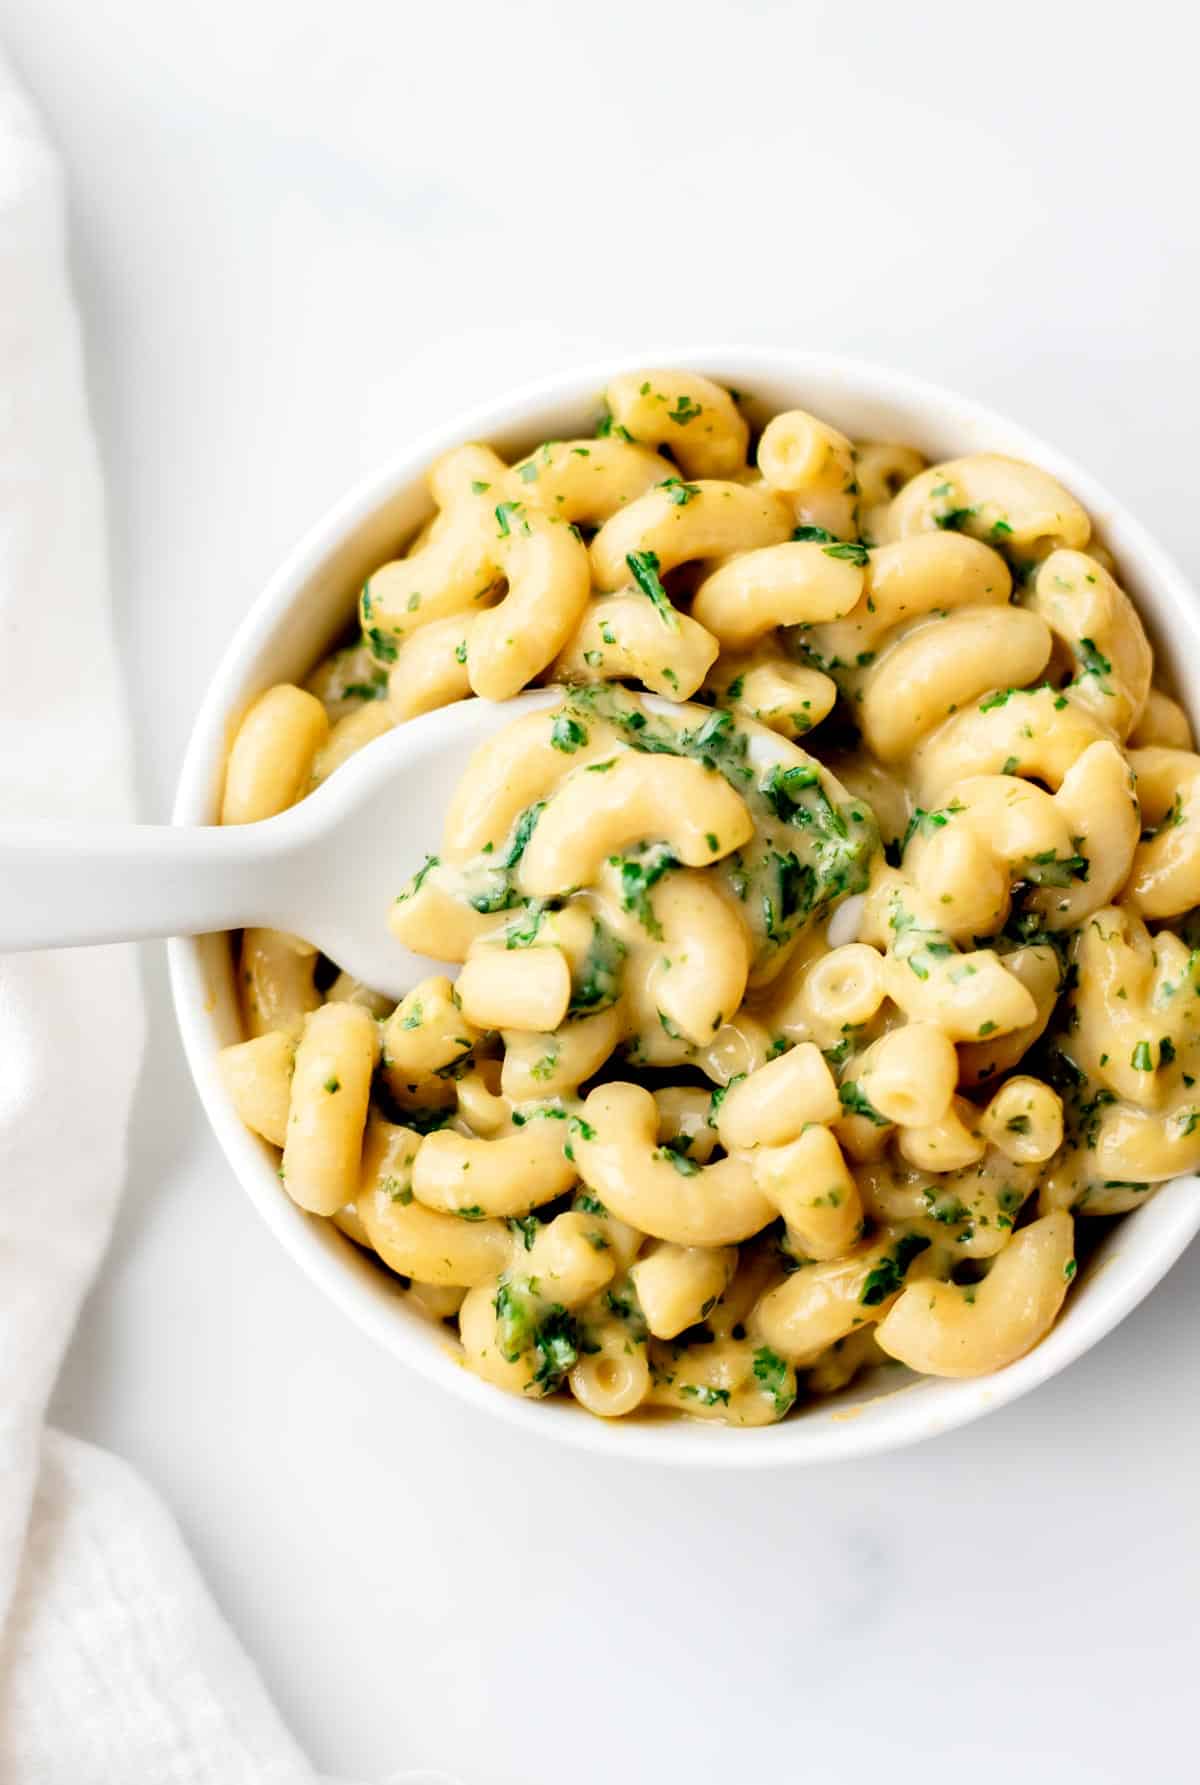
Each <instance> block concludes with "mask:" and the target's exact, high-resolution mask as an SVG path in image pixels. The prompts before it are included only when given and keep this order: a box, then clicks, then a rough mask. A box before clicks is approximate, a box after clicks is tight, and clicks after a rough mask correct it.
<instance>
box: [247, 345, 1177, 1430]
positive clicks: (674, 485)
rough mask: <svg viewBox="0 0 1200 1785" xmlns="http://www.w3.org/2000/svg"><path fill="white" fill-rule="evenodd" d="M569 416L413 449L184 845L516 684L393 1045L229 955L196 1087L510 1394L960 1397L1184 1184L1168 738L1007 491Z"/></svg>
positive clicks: (416, 904)
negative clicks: (419, 516)
mask: <svg viewBox="0 0 1200 1785" xmlns="http://www.w3.org/2000/svg"><path fill="white" fill-rule="evenodd" d="M599 417H600V419H599V422H598V423H597V425H596V426H595V429H594V432H591V433H587V434H585V435H580V436H579V437H578V438H574V439H568V440H556V441H548V442H546V443H544V444H538V445H536V446H534V448H533V449H532V450H531V451H530V452H529V453H527V454H526V456H525V457H523V458H521V459H519V460H518V461H516V462H514V463H512V464H510V463H508V462H506V461H505V460H504V459H502V458H500V457H499V456H498V455H497V454H496V453H495V452H494V451H492V449H491V448H489V447H487V446H484V445H467V446H463V447H460V448H457V449H455V450H454V451H452V452H450V453H447V454H446V455H444V457H443V458H442V459H440V460H439V461H438V462H437V464H436V465H434V466H433V468H432V470H431V473H430V489H431V493H432V496H433V500H434V505H435V512H434V514H433V517H432V519H431V520H430V522H429V524H428V525H427V526H426V527H425V528H424V529H422V531H421V532H420V533H419V534H418V535H417V536H416V538H415V539H414V540H412V541H411V542H410V544H409V546H408V548H407V550H406V551H405V552H404V553H403V554H402V555H401V556H400V557H398V558H397V559H395V560H394V561H392V562H391V563H388V564H384V565H381V566H380V567H379V568H378V569H377V570H376V571H375V572H374V573H373V574H372V576H371V578H370V579H369V581H368V582H367V584H366V585H365V586H364V588H363V589H362V590H361V592H360V595H359V615H358V618H359V626H358V629H357V630H356V631H355V633H354V635H353V636H348V637H347V638H346V639H345V640H344V641H343V643H342V644H341V645H340V647H339V648H338V649H337V650H336V651H334V652H333V653H332V654H331V655H330V656H329V657H327V658H326V659H324V660H323V661H322V662H321V663H320V664H318V665H317V666H316V668H315V669H314V670H313V672H312V675H311V676H310V677H309V680H308V683H307V685H306V687H305V688H304V689H299V688H293V687H290V686H281V687H276V688H272V689H268V690H266V691H265V692H264V693H263V694H262V695H261V696H260V698H259V700H258V701H257V702H256V703H255V705H254V706H253V707H251V709H250V711H249V713H248V714H247V716H246V719H245V721H244V722H243V724H242V727H241V729H240V730H239V732H238V735H237V736H236V738H235V739H234V743H233V747H232V750H231V752H230V760H229V766H228V771H227V778H226V789H225V799H224V810H223V820H224V822H226V823H238V822H249V821H253V820H255V819H258V818H263V817H267V816H270V815H271V814H272V813H274V812H277V811H280V810H282V809H284V808H285V807H286V806H288V805H290V804H292V803H294V801H296V800H297V799H300V798H302V797H303V796H304V794H305V793H306V792H307V791H308V790H309V789H310V788H311V787H312V786H314V785H316V784H317V783H318V782H319V781H321V780H322V779H324V778H325V777H326V776H327V775H329V774H331V773H334V772H336V769H337V767H338V765H339V764H340V763H341V762H343V761H345V759H346V758H347V757H348V756H349V755H350V754H352V753H353V751H355V750H356V749H359V748H361V747H362V746H363V745H365V744H367V743H369V742H370V741H371V739H372V738H374V737H377V736H378V735H380V733H381V732H383V731H385V730H387V729H388V728H389V727H390V726H392V725H395V724H400V723H403V722H404V721H405V720H407V719H409V718H413V717H415V716H417V715H418V714H420V713H424V712H429V711H431V710H433V709H435V708H437V707H441V706H445V705H447V704H449V703H450V702H452V701H456V700H460V699H463V698H464V697H466V696H468V695H470V694H471V693H476V694H482V695H485V696H488V697H489V698H494V699H497V698H500V699H502V698H505V697H507V696H510V695H513V694H515V693H517V691H518V690H519V689H521V688H522V687H525V686H527V685H529V684H530V683H531V682H535V681H539V680H541V681H547V680H548V681H552V682H556V683H558V684H560V685H561V687H562V696H561V699H560V700H559V701H558V702H557V704H556V705H552V706H550V707H549V708H547V709H546V710H543V711H539V712H537V713H534V714H531V715H527V716H525V717H523V718H521V719H520V720H518V721H517V722H515V723H514V724H513V725H512V726H510V727H509V728H508V729H506V730H502V731H501V732H499V733H498V734H497V735H496V736H495V737H494V738H493V739H492V740H491V741H490V742H489V743H488V744H487V745H485V746H484V748H483V749H482V750H481V751H479V752H478V754H477V756H476V758H475V760H474V762H473V764H472V767H471V770H470V773H469V775H468V777H467V778H466V780H465V781H464V784H463V786H462V787H461V788H460V790H459V792H458V793H457V795H456V797H455V799H454V801H453V804H452V807H451V809H450V811H449V812H448V814H447V819H446V827H445V834H444V837H443V838H442V840H441V842H440V845H439V846H438V849H437V853H436V854H434V855H431V856H430V857H429V859H428V860H427V861H426V862H425V864H424V866H423V867H422V868H421V870H420V871H419V873H417V874H416V875H415V876H414V877H413V879H412V880H411V882H410V883H409V884H408V885H407V886H406V887H398V888H397V889H396V891H397V897H396V901H395V903H394V905H393V906H392V909H391V911H390V913H383V912H381V913H380V922H381V923H383V922H385V921H390V924H391V927H392V930H393V931H394V933H395V934H396V936H397V937H398V938H400V939H401V940H403V941H404V942H405V943H406V944H407V945H408V946H409V947H411V948H413V949H414V950H416V951H417V952H419V953H423V954H425V955H427V956H431V957H433V958H434V959H435V960H439V961H442V962H444V963H445V964H446V966H447V968H448V971H447V972H446V973H444V974H443V973H431V974H430V975H429V977H428V978H427V979H425V980H423V981H422V982H421V983H420V984H419V985H417V986H415V987H413V988H412V990H411V991H410V992H409V993H408V995H407V996H406V997H405V998H404V999H403V1000H402V1001H401V1002H400V1004H399V1005H396V1006H394V1007H393V1006H392V1004H391V1002H390V1001H389V1000H386V999H383V998H380V997H379V996H378V995H377V994H375V993H374V992H372V991H370V990H369V989H368V988H367V987H364V986H360V985H358V984H356V983H355V982H354V981H353V980H350V979H348V978H347V976H346V975H344V974H336V975H335V972H334V970H333V969H332V967H331V966H330V965H329V964H328V963H322V962H321V961H320V960H319V958H318V957H317V956H316V954H315V953H314V951H313V950H312V948H311V947H309V946H308V945H307V944H306V943H305V942H303V941H302V940H301V939H300V938H297V937H292V936H283V935H279V934H276V933H274V932H270V931H263V930H257V931H255V930H251V931H247V932H246V933H245V935H244V936H243V937H242V939H241V943H240V952H239V984H240V989H241V993H242V1001H243V1008H244V1014H245V1025H246V1034H247V1039H246V1040H245V1041H244V1042H241V1043H239V1044H237V1045H235V1046H233V1047H230V1048H227V1049H226V1050H225V1051H224V1054H223V1056H222V1070H223V1072H224V1075H225V1080H226V1084H227V1087H228V1089H229V1093H230V1096H231V1098H232V1100H233V1102H234V1104H235V1106H236V1107H237V1109H238V1111H239V1112H240V1114H241V1115H242V1117H243V1119H244V1120H245V1121H246V1123H247V1124H248V1125H249V1126H250V1127H251V1128H252V1129H253V1130H254V1131H255V1132H256V1133H258V1134H259V1135H261V1136H262V1137H263V1139H264V1141H265V1142H267V1143H268V1144H269V1145H270V1146H271V1147H273V1148H275V1149H278V1150H279V1155H280V1157H279V1175H280V1179H281V1183H282V1187H283V1190H284V1191H286V1193H287V1194H288V1195H290V1196H292V1197H293V1198H294V1199H295V1200H296V1201H297V1202H298V1203H299V1204H300V1205H301V1206H302V1207H304V1208H306V1209H308V1210H309V1211H311V1212H313V1213H314V1214H316V1215H319V1216H324V1217H327V1218H329V1219H332V1220H333V1221H334V1222H336V1223H337V1224H338V1226H339V1227H340V1228H341V1229H342V1231H343V1232H344V1233H345V1234H346V1235H347V1236H348V1237H349V1239H350V1240H352V1241H353V1242H354V1243H355V1244H356V1245H358V1246H361V1247H365V1248H367V1249H368V1250H369V1251H371V1252H372V1253H374V1254H375V1255H376V1256H377V1257H378V1259H379V1260H381V1261H382V1264H383V1265H384V1266H386V1268H387V1269H388V1270H389V1271H391V1272H392V1273H394V1274H395V1276H396V1278H397V1279H398V1280H399V1281H400V1282H401V1283H402V1284H403V1285H404V1286H405V1288H406V1291H407V1293H408V1295H409V1296H410V1297H411V1299H412V1300H413V1301H414V1303H415V1304H416V1305H417V1306H418V1307H419V1308H420V1310H421V1311H422V1312H423V1313H425V1314H426V1315H427V1316H428V1317H429V1318H431V1319H433V1320H443V1321H450V1322H455V1323H456V1324H457V1331H458V1335H459V1339H460V1342H461V1348H462V1355H463V1359H464V1361H465V1363H466V1364H467V1366H468V1367H469V1368H470V1369H472V1370H474V1371H476V1372H477V1373H478V1374H479V1375H481V1376H483V1377H484V1378H486V1379H487V1380H488V1381H490V1382H492V1383H494V1384H495V1385H496V1386H497V1387H499V1388H502V1389H505V1390H507V1391H510V1392H512V1393H515V1394H519V1395H523V1396H528V1397H533V1398H541V1397H543V1396H546V1395H553V1394H557V1393H569V1394H570V1395H572V1396H573V1397H574V1398H575V1399H576V1400H577V1401H578V1402H579V1403H580V1405H581V1406H582V1407H584V1408H585V1409H586V1410H588V1411H589V1412H592V1413H595V1414H597V1415H600V1416H601V1417H605V1418H616V1417H621V1416H624V1415H628V1414H631V1413H633V1412H635V1411H636V1410H639V1409H666V1410H668V1411H671V1412H674V1413H676V1414H683V1415H686V1416H687V1417H690V1418H694V1419H709V1420H717V1421H721V1422H724V1423H726V1424H731V1425H739V1426H746V1425H765V1424H772V1423H775V1422H777V1421H778V1420H781V1419H783V1418H784V1417H786V1416H788V1415H789V1414H791V1412H792V1409H793V1408H794V1407H803V1406H804V1404H805V1403H806V1402H808V1401H811V1399H812V1398H813V1397H814V1396H820V1395H826V1394H830V1393H834V1392H836V1391H838V1390H840V1389H842V1388H844V1387H845V1386H846V1385H847V1383H849V1382H850V1381H851V1380H852V1379H853V1378H854V1377H855V1376H856V1375H857V1374H858V1373H859V1372H860V1371H862V1370H864V1369H869V1368H871V1367H872V1366H877V1365H880V1364H882V1363H884V1362H886V1361H888V1360H898V1361H900V1362H902V1363H905V1364H907V1365H908V1366H910V1367H911V1368H912V1369H915V1370H919V1371H925V1372H928V1373H931V1374H934V1375H941V1376H972V1375H978V1374H982V1373H985V1372H987V1371H989V1370H994V1369H997V1368H1001V1367H1003V1366H1004V1365H1005V1364H1007V1363H1009V1362H1012V1361H1013V1360H1015V1359H1016V1358H1018V1357H1020V1356H1022V1355H1023V1354H1024V1353H1025V1352H1026V1351H1028V1350H1029V1349H1030V1348H1031V1347H1032V1346H1034V1345H1036V1344H1037V1342H1038V1341H1039V1340H1040V1339H1041V1338H1042V1337H1043V1336H1044V1334H1045V1333H1046V1332H1047V1331H1048V1330H1049V1328H1050V1327H1051V1325H1052V1324H1053V1322H1054V1320H1055V1319H1056V1317H1057V1315H1058V1312H1059V1310H1060V1308H1061V1306H1062V1304H1063V1301H1064V1299H1065V1297H1066V1296H1067V1294H1068V1293H1069V1291H1070V1289H1071V1286H1072V1283H1073V1282H1074V1280H1075V1278H1076V1276H1077V1274H1078V1272H1077V1265H1076V1260H1075V1247H1074V1242H1075V1225H1076V1221H1077V1219H1079V1218H1086V1217H1087V1216H1088V1215H1115V1214H1121V1213H1124V1212H1126V1211H1128V1210H1131V1209H1135V1208H1138V1207H1140V1206H1141V1205H1142V1204H1143V1203H1144V1202H1145V1201H1146V1199H1147V1198H1148V1197H1149V1196H1151V1195H1152V1194H1153V1192H1154V1189H1155V1188H1156V1186H1157V1185H1158V1184H1160V1183H1162V1182H1163V1181H1164V1180H1165V1179H1167V1178H1170V1177H1173V1176H1175V1175H1178V1174H1180V1173H1184V1172H1189V1171H1193V1170H1196V1169H1197V1168H1200V921H1198V920H1197V914H1196V909H1195V908H1196V907H1197V906H1198V905H1200V756H1198V755H1197V754H1196V753H1195V752H1194V748H1193V742H1192V735H1191V730H1190V727H1189V724H1188V721H1187V718H1186V716H1185V715H1184V713H1183V712H1182V710H1181V709H1180V708H1179V706H1178V705H1177V704H1176V703H1175V702H1174V701H1173V700H1172V699H1171V698H1170V697H1169V696H1168V695H1167V694H1165V693H1164V692H1162V691H1161V690H1159V689H1155V688H1153V687H1152V686H1151V679H1152V671H1153V657H1152V653H1151V649H1150V645H1149V643H1148V642H1147V639H1146V636H1145V633H1144V631H1143V629H1142V626H1141V622H1140V620H1139V619H1138V616H1137V613H1136V611H1135V609H1134V607H1133V604H1132V603H1131V602H1130V600H1129V598H1128V596H1127V595H1126V594H1125V593H1124V591H1123V590H1122V588H1121V586H1120V575H1119V567H1118V566H1116V565H1115V564H1114V563H1113V562H1112V560H1111V558H1110V557H1109V555H1108V553H1107V552H1106V551H1105V550H1104V549H1103V548H1102V547H1101V546H1099V545H1098V544H1096V543H1095V542H1094V541H1093V540H1092V537H1091V522H1090V519H1089V517H1088V515H1087V514H1086V513H1085V512H1084V510H1083V509H1082V508H1081V507H1080V506H1079V504H1078V503H1077V502H1076V501H1075V500H1074V499H1073V498H1072V497H1071V495H1070V494H1069V492H1067V491H1066V490H1064V489H1062V488H1061V487H1060V486H1059V485H1058V484H1057V483H1056V482H1055V480H1054V479H1053V478H1051V477H1049V476H1048V475H1047V474H1046V473H1044V472H1042V471H1041V470H1039V469H1037V468H1035V467H1033V466H1029V465H1023V464H1020V463H1018V462H1016V461H1015V460H1011V459H1006V458H1002V457H1000V456H998V455H995V454H977V455H973V456H971V457H967V458H962V459H957V460H953V461H950V462H946V463H943V464H939V465H932V466H926V464H925V462H924V460H923V459H922V458H921V456H920V454H918V453H917V452H915V451H914V450H913V449H912V448H911V447H909V446H906V445H903V444H898V443H892V442H877V441H858V442H855V441H852V440H850V439H848V438H847V437H846V436H845V435H844V434H841V433H839V432H838V431H837V430H836V429H835V428H834V427H832V426H831V425H830V424H828V423H826V422H824V421H822V420H821V419H819V418H818V417H815V416H812V415H809V414H808V413H807V412H805V411H802V410H793V411H790V412H788V413H786V414H782V415H777V416H775V417H774V418H773V419H771V420H770V421H769V422H768V424H767V425H766V426H765V427H764V428H763V429H762V430H761V432H759V433H758V435H757V437H755V435H754V433H753V431H752V428H751V425H750V423H749V421H748V419H747V414H746V413H744V411H743V400H742V398H741V397H740V396H739V395H738V394H737V393H732V392H729V391H726V390H723V389H722V388H721V387H719V386H718V385H715V384H713V383H711V382H710V381H709V380H707V379H704V378H699V377H695V376H692V375H690V374H686V373H680V372H673V371H672V372H666V371H660V372H655V371H648V372H645V373H630V374H625V375H623V376H622V377H620V378H618V379H616V380H614V381H613V383H612V385H611V386H610V387H609V389H608V391H607V392H606V393H605V396H604V401H603V403H602V404H601V405H600V406H599ZM348 602H349V592H348Z"/></svg>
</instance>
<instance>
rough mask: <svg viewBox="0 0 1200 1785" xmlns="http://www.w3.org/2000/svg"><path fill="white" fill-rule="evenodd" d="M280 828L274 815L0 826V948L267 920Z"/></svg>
mask: <svg viewBox="0 0 1200 1785" xmlns="http://www.w3.org/2000/svg"><path fill="white" fill-rule="evenodd" d="M284 842H285V838H284V837H283V836H277V835H276V834H275V832H274V821H271V820H268V821H267V822H266V823H263V824H253V825H235V826H229V827H226V828H224V829H221V828H219V827H217V826H211V827H206V828H201V827H195V828H193V827H185V826H175V825H165V824H161V825H160V824H128V825H88V824H52V823H47V824H23V825H8V826H5V827H3V828H0V953H3V952H11V953H19V952H23V951H25V950H28V949H35V948H79V947H84V946H87V945H88V944H90V943H97V942H132V941H137V940H139V939H141V938H142V937H149V936H199V935H204V934H207V933H208V932H209V931H212V930H230V929H237V928H240V927H241V926H243V925H245V924H253V923H265V922H267V921H269V918H270V915H271V912H272V910H273V909H274V906H275V903H276V901H273V900H272V897H271V895H272V891H273V890H274V888H275V884H276V877H275V875H274V874H273V873H272V872H271V869H272V868H273V867H274V866H275V864H276V863H277V862H278V861H279V860H280V859H281V856H282V853H283V851H282V850H281V848H280V845H281V844H283V843H284Z"/></svg>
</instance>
